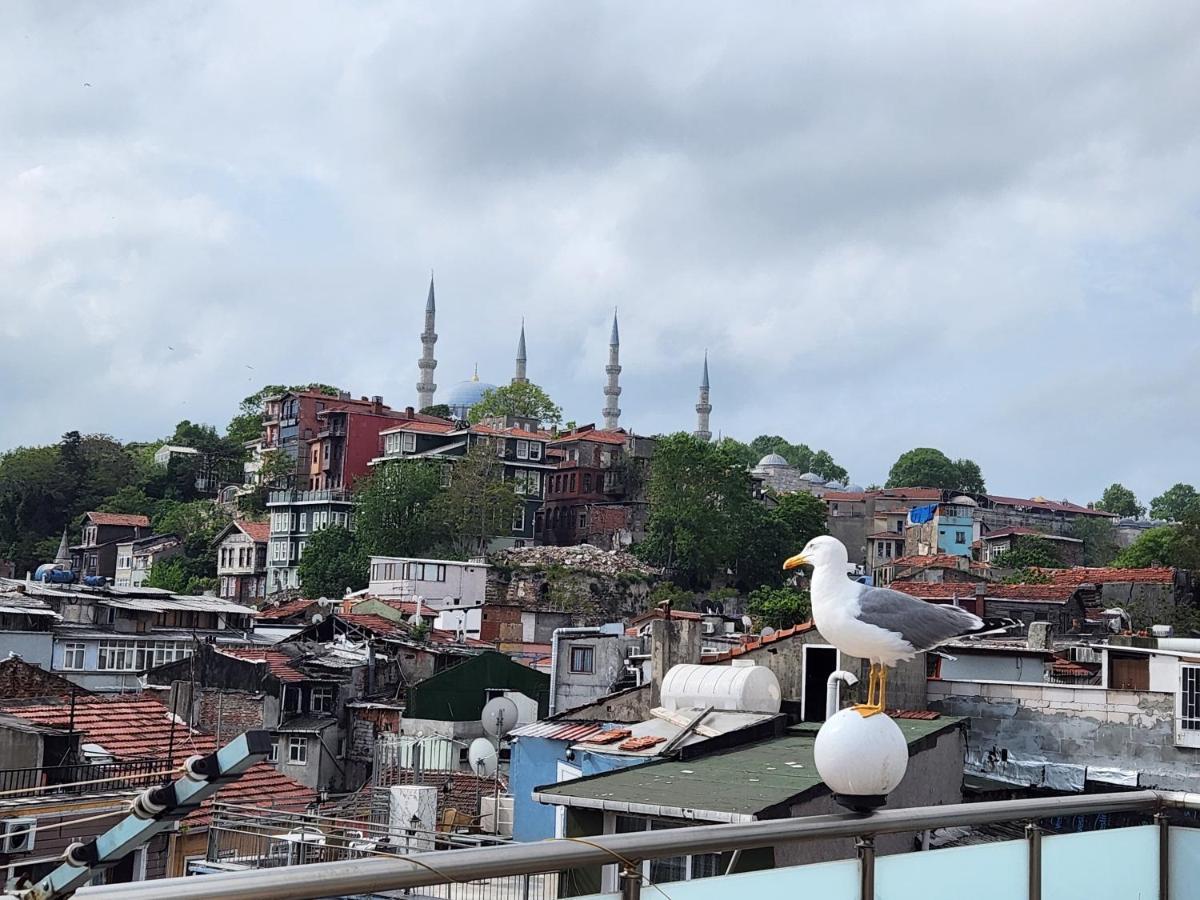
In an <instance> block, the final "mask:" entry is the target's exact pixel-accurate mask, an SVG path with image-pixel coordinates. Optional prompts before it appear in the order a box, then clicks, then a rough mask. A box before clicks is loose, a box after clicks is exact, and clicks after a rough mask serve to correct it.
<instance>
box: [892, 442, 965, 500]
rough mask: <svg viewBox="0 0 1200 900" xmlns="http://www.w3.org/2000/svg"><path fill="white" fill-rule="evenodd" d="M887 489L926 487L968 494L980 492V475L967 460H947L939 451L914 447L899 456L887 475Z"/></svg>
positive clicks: (948, 458)
mask: <svg viewBox="0 0 1200 900" xmlns="http://www.w3.org/2000/svg"><path fill="white" fill-rule="evenodd" d="M887 487H889V488H902V487H926V488H940V489H942V490H944V491H962V492H964V493H970V494H982V493H983V492H984V482H983V473H982V472H981V471H980V469H979V465H978V464H977V463H975V462H974V461H972V460H969V459H958V460H951V459H950V457H948V456H946V454H945V453H943V452H942V451H941V450H935V449H934V448H932V447H917V448H916V449H913V450H909V451H908V452H907V453H902V454H900V457H899V459H897V460H896V462H895V463H894V464H893V465H892V468H891V470H890V471H889V472H888V480H887Z"/></svg>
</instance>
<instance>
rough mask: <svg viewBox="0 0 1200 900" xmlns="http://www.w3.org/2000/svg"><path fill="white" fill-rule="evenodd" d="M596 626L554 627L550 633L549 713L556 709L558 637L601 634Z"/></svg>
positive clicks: (551, 713) (552, 713)
mask: <svg viewBox="0 0 1200 900" xmlns="http://www.w3.org/2000/svg"><path fill="white" fill-rule="evenodd" d="M603 633H604V632H602V631H601V630H600V629H599V628H596V627H594V626H593V627H580V628H555V629H554V631H552V632H551V633H550V710H549V715H551V716H552V715H554V713H555V712H556V711H557V709H558V704H557V703H555V702H554V692H555V691H556V690H557V689H558V639H559V638H560V637H561V636H562V635H564V634H573V635H584V634H603Z"/></svg>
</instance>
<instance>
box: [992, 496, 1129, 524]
mask: <svg viewBox="0 0 1200 900" xmlns="http://www.w3.org/2000/svg"><path fill="white" fill-rule="evenodd" d="M987 498H988V499H989V500H990V501H992V503H993V504H998V505H1000V506H1024V507H1035V506H1036V507H1040V508H1041V509H1048V510H1050V511H1051V512H1069V513H1075V514H1076V515H1082V516H1106V517H1108V518H1110V519H1115V518H1116V516H1115V515H1113V514H1112V513H1109V512H1105V511H1104V510H1102V509H1089V508H1088V507H1086V506H1080V505H1079V504H1078V503H1071V502H1070V501H1068V500H1064V501H1062V502H1061V503H1060V502H1058V501H1055V500H1046V499H1045V498H1042V497H1035V498H1033V499H1032V500H1025V499H1022V498H1021V497H1000V496H997V495H996V494H988V495H987Z"/></svg>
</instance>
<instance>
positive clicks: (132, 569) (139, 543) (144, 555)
mask: <svg viewBox="0 0 1200 900" xmlns="http://www.w3.org/2000/svg"><path fill="white" fill-rule="evenodd" d="M182 553H183V541H181V540H179V538H177V537H176V536H175V535H173V534H153V535H150V536H149V537H144V538H138V539H137V540H133V541H125V542H123V543H120V544H117V567H116V572H115V575H114V577H113V585H114V586H115V587H141V586H142V585H143V584H145V583H146V580H147V579H148V578H149V577H150V572H151V570H153V568H154V566H155V564H156V563H158V562H161V561H162V560H164V559H170V558H171V557H173V556H179V555H180V554H182Z"/></svg>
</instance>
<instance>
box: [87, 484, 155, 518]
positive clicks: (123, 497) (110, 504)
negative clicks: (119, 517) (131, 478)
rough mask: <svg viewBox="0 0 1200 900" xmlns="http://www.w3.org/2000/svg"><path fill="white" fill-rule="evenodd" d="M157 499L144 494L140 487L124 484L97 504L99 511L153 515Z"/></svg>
mask: <svg viewBox="0 0 1200 900" xmlns="http://www.w3.org/2000/svg"><path fill="white" fill-rule="evenodd" d="M158 503H159V501H158V500H157V499H155V498H154V497H148V496H146V492H145V491H143V490H142V489H141V488H140V487H134V486H133V485H131V484H127V485H125V486H124V487H123V488H121V489H120V490H119V491H117V492H116V493H115V494H113V495H112V496H111V497H109V498H108V499H107V500H105V501H104V502H103V503H101V504H100V506H99V511H100V512H111V513H129V514H131V515H139V516H147V517H149V516H153V515H154V512H155V510H156V509H157V507H158Z"/></svg>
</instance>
